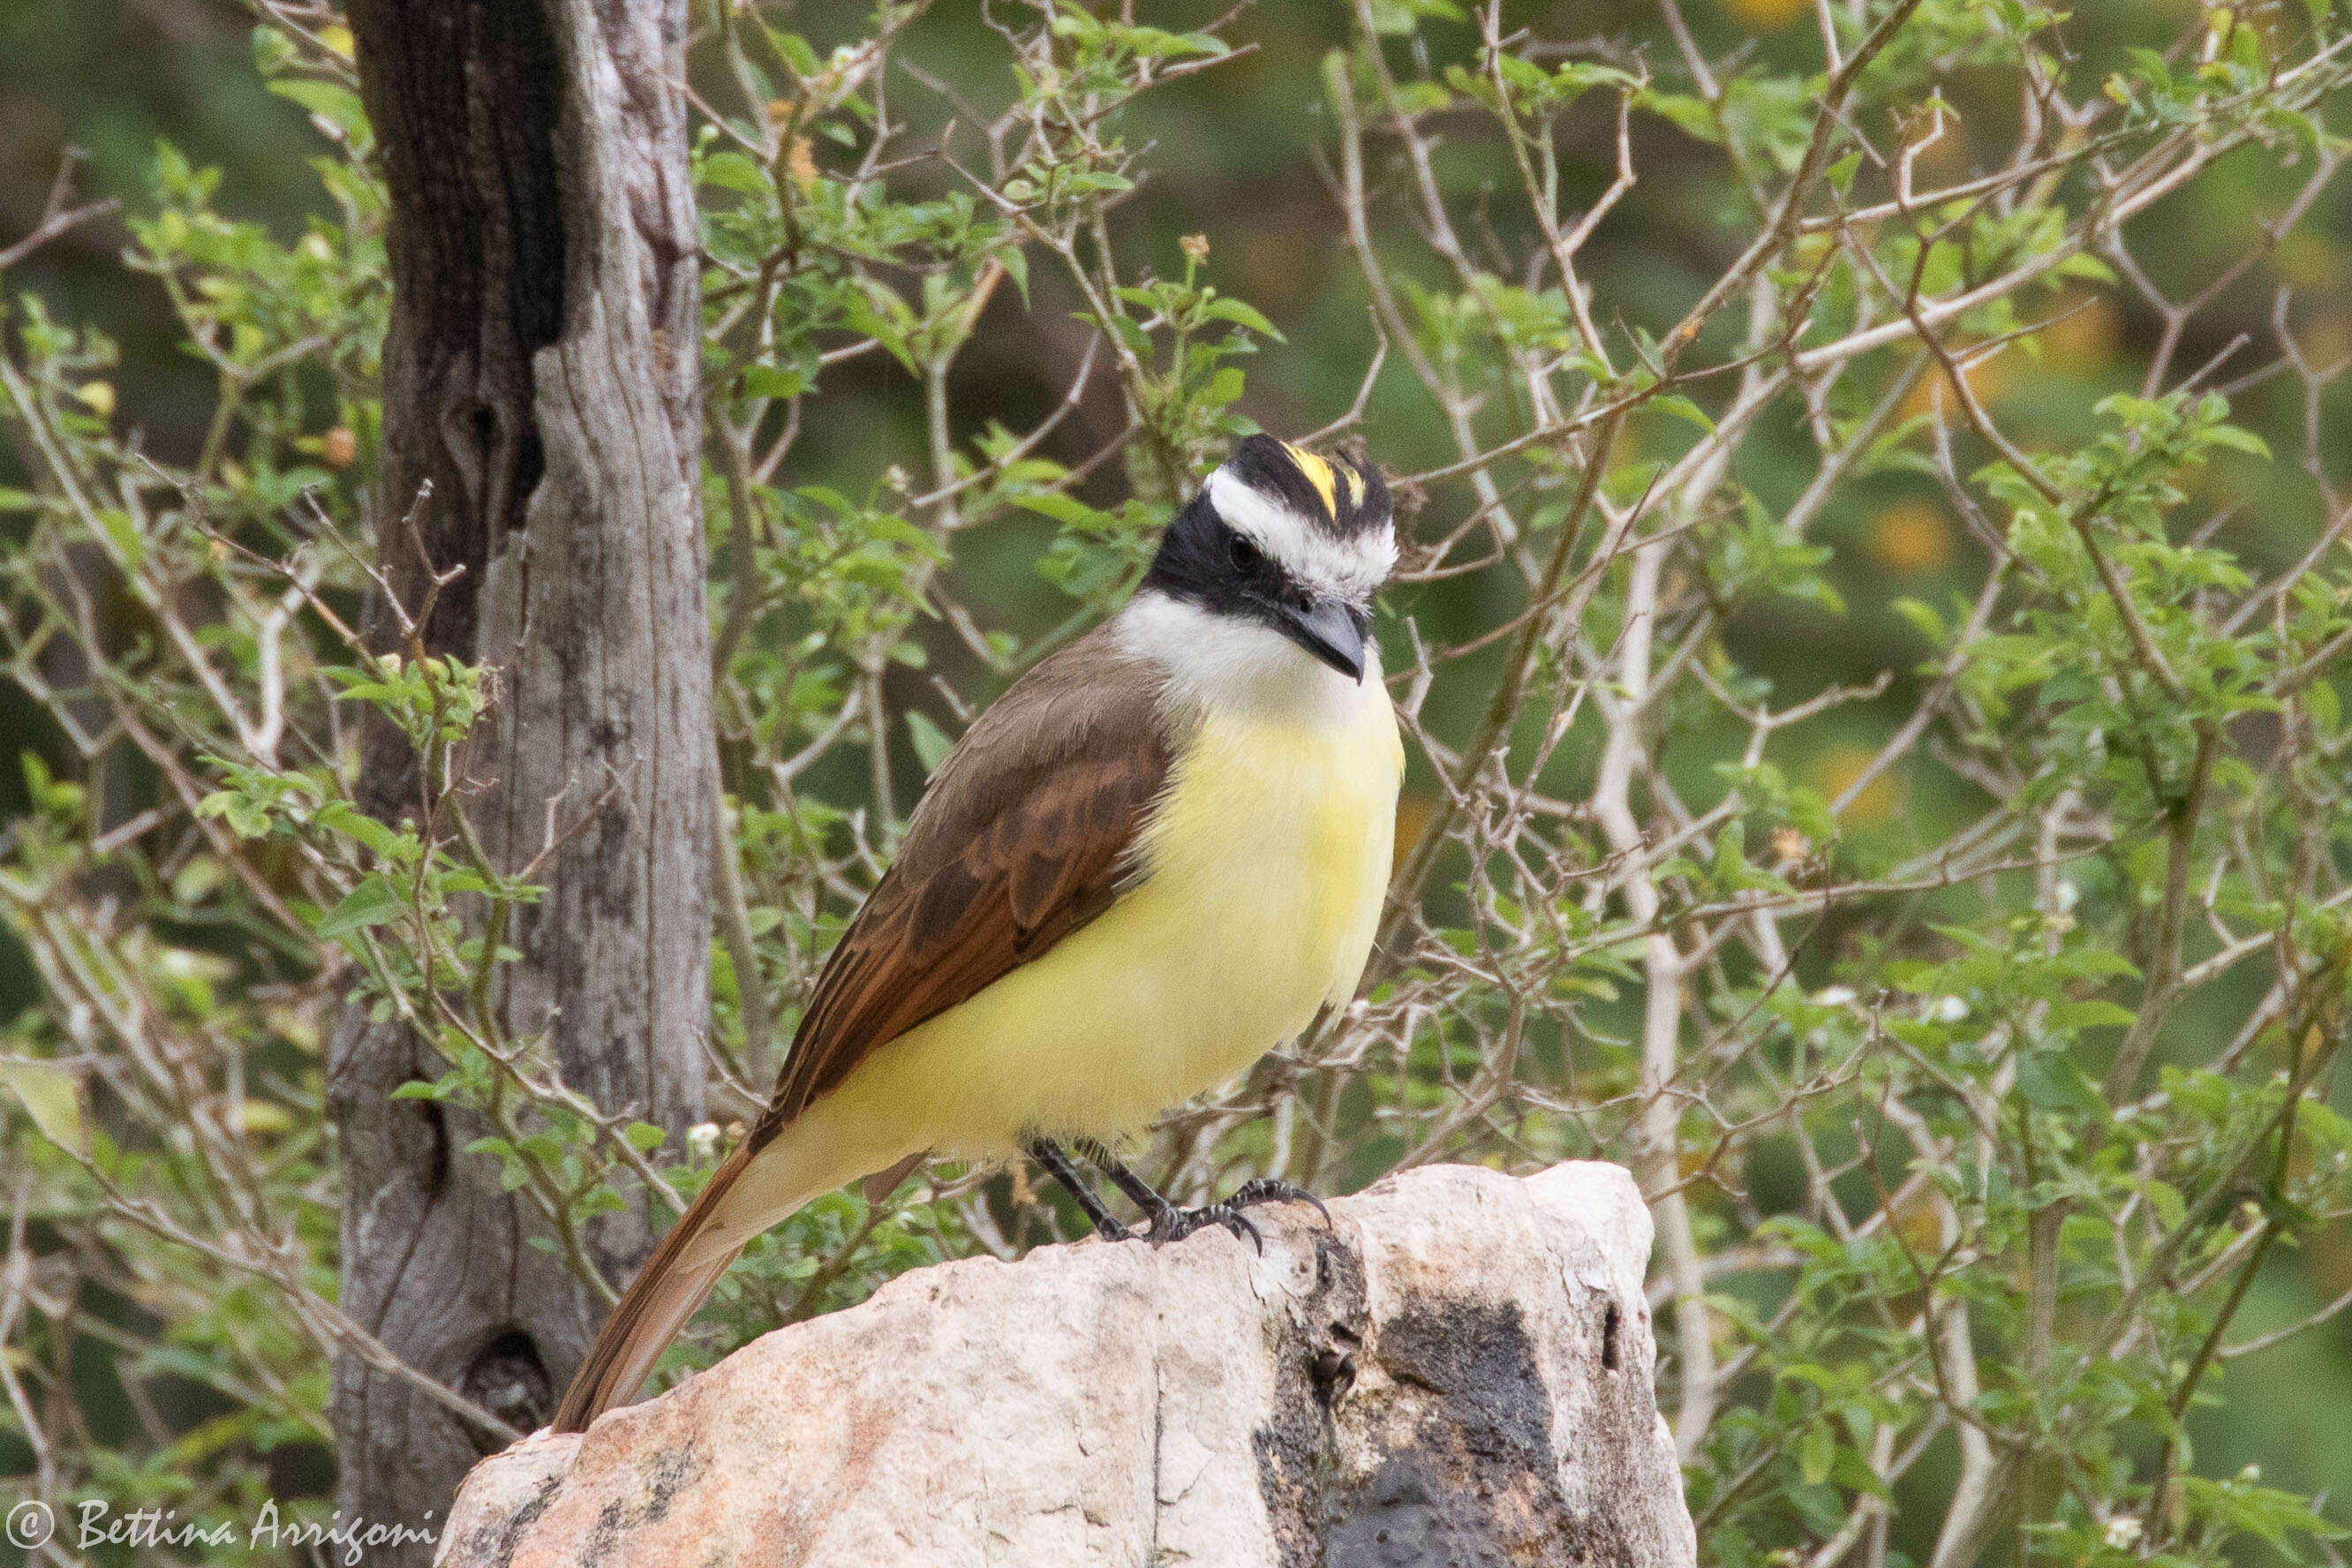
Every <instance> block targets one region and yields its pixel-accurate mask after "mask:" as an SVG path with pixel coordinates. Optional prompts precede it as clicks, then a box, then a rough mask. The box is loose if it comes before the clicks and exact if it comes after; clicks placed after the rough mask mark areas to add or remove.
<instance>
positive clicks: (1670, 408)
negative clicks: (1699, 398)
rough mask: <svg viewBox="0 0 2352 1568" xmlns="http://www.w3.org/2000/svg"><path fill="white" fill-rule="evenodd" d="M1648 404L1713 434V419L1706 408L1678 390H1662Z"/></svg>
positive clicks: (1660, 411)
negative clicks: (1662, 391)
mask: <svg viewBox="0 0 2352 1568" xmlns="http://www.w3.org/2000/svg"><path fill="white" fill-rule="evenodd" d="M1650 406H1651V407H1653V408H1654V409H1656V410H1657V411H1658V412H1659V413H1661V414H1671V415H1673V416H1675V418H1677V419H1684V420H1688V421H1689V422H1690V423H1691V424H1693V425H1696V426H1698V427H1699V428H1700V429H1702V430H1704V431H1706V433H1707V434H1708V435H1710V436H1712V435H1714V434H1715V421H1714V420H1713V419H1710V418H1708V417H1707V413H1706V409H1704V408H1701V407H1700V406H1699V405H1697V404H1696V403H1693V402H1692V401H1691V400H1690V399H1689V398H1687V397H1685V396H1684V395H1682V394H1680V393H1678V392H1664V393H1660V394H1659V395H1657V396H1655V397H1653V398H1652V399H1650Z"/></svg>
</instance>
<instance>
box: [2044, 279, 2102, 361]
mask: <svg viewBox="0 0 2352 1568" xmlns="http://www.w3.org/2000/svg"><path fill="white" fill-rule="evenodd" d="M2045 313H2046V314H2048V315H2052V316H2055V317H2057V318H2058V319H2057V320H2055V321H2052V322H2051V323H2050V324H2049V325H2048V326H2046V327H2044V328H2042V331H2040V332H2039V333H2038V334H2036V336H2037V337H2038V339H2039V341H2040V342H2041V344H2042V353H2045V354H2047V355H2049V356H2050V358H2051V359H2052V360H2053V362H2054V363H2057V364H2058V365H2060V366H2061V367H2062V368H2063V369H2066V370H2096V369H2097V368H2099V367H2100V366H2101V365H2104V364H2105V363H2107V362H2108V361H2109V360H2111V359H2113V358H2114V357H2115V354H2116V347H2117V345H2118V344H2120V343H2121V342H2123V336H2124V318H2123V312H2122V311H2120V310H2116V307H2115V304H2114V302H2113V301H2112V300H2108V299H2107V297H2106V296H2105V295H2104V294H2084V295H2078V296H2075V297H2074V298H2071V299H2065V300H2059V301H2058V303H2057V305H2056V306H2055V307H2054V308H2053V309H2052V310H2049V311H2047V312H2045Z"/></svg>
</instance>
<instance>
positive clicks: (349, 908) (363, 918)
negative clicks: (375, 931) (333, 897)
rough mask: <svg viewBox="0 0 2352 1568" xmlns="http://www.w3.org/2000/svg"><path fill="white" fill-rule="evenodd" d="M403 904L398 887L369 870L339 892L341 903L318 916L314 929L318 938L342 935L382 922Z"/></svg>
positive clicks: (392, 916)
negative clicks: (365, 874)
mask: <svg viewBox="0 0 2352 1568" xmlns="http://www.w3.org/2000/svg"><path fill="white" fill-rule="evenodd" d="M403 908H404V901H403V900H402V899H401V896H400V892H399V890H398V889H395V888H394V886H393V885H392V883H391V882H390V881H389V880H387V879H385V878H383V876H381V875H379V874H374V873H371V874H370V875H368V876H366V877H364V878H362V879H361V880H360V885H359V886H358V887H356V888H353V889H352V890H351V891H350V892H348V893H346V894H344V895H343V901H342V902H341V903H340V904H337V905H336V906H335V907H334V908H333V909H331V910H328V911H327V912H326V913H325V914H323V915H321V916H320V917H319V925H318V932H319V934H320V936H322V937H334V936H342V935H344V934H346V933H347V932H350V931H358V930H359V929H360V928H361V927H362V926H378V925H382V924H383V922H384V921H388V920H391V919H393V918H394V916H396V915H398V914H399V913H400V911H401V910H402V909H403Z"/></svg>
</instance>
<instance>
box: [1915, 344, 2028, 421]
mask: <svg viewBox="0 0 2352 1568" xmlns="http://www.w3.org/2000/svg"><path fill="white" fill-rule="evenodd" d="M1948 347H1949V348H1950V349H1951V351H1952V357H1953V358H1954V359H1956V360H1958V361H1960V362H1961V363H1963V364H1967V363H1968V361H1967V354H1968V350H1967V349H1966V348H1965V347H1963V346H1962V345H1960V344H1958V343H1953V344H1949V345H1948ZM2008 357H2009V356H2008V355H2007V354H2006V353H1995V354H1994V355H1993V356H1992V357H1991V358H1990V359H1986V360H1979V361H1978V362H1977V363H1974V364H1969V365H1968V371H1967V374H1968V378H1969V391H1970V392H1973V393H1975V394H1976V398H1977V401H1978V402H1979V403H1980V404H1982V405H1985V406H1986V407H1988V408H1990V407H1991V406H1992V405H1994V404H1995V403H1997V402H1999V401H2000V395H2001V393H2002V391H2003V390H2004V389H2005V388H2006V387H2007V385H2008V384H2009V373H2008V372H2007V371H2006V370H2004V369H2003V368H2002V363H2003V362H2004V361H2005V360H2007V359H2008ZM1938 396H1940V397H1941V398H1942V399H1943V404H1944V418H1945V420H1946V421H1947V422H1948V423H1950V424H1954V425H1965V424H1966V423H1968V417H1969V415H1968V410H1967V409H1966V408H1964V407H1962V406H1961V405H1960V400H1959V398H1958V396H1957V395H1955V394H1954V392H1953V388H1952V384H1951V378H1950V377H1949V376H1948V375H1947V374H1945V373H1944V372H1943V370H1942V369H1941V368H1940V367H1938V368H1937V369H1936V370H1934V371H1932V372H1930V373H1929V374H1927V375H1924V376H1921V377H1920V378H1919V384H1918V385H1916V386H1915V387H1913V388H1912V389H1911V395H1910V396H1908V397H1906V398H1905V399H1904V400H1903V408H1902V411H1901V416H1902V417H1903V418H1905V419H1916V418H1918V417H1919V416H1921V415H1923V414H1928V413H1932V412H1934V410H1935V406H1936V400H1937V397H1938Z"/></svg>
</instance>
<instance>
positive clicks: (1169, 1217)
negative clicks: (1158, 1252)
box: [1143, 1203, 1265, 1258]
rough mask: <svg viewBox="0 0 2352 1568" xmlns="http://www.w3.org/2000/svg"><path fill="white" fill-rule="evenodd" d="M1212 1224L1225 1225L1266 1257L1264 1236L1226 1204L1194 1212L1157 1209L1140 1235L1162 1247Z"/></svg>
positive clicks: (1232, 1206)
mask: <svg viewBox="0 0 2352 1568" xmlns="http://www.w3.org/2000/svg"><path fill="white" fill-rule="evenodd" d="M1213 1225H1220V1226H1224V1227H1225V1228H1226V1229H1227V1230H1229V1231H1232V1232H1233V1233H1234V1237H1236V1238H1237V1239H1240V1240H1243V1241H1246V1242H1248V1243H1249V1244H1250V1245H1251V1246H1252V1247H1256V1248H1257V1250H1258V1256H1260V1257H1261V1258H1263V1257H1264V1256H1265V1237H1263V1236H1261V1235H1260V1234H1259V1233H1258V1228H1257V1226H1254V1225H1252V1224H1251V1223H1250V1222H1249V1219H1248V1217H1247V1216H1246V1215H1243V1214H1241V1213H1240V1212H1239V1211H1237V1210H1236V1209H1234V1205H1231V1204H1229V1203H1224V1204H1203V1205H1201V1206H1200V1207H1199V1208H1196V1209H1180V1208H1177V1207H1176V1206H1175V1205H1172V1204H1171V1205H1166V1206H1163V1207H1161V1208H1159V1209H1156V1210H1154V1211H1153V1213H1152V1215H1151V1228H1150V1230H1147V1231H1145V1232H1144V1233H1143V1239H1144V1240H1146V1241H1148V1242H1150V1243H1151V1245H1152V1246H1154V1247H1165V1246H1167V1245H1168V1243H1170V1242H1171V1241H1181V1240H1183V1239H1184V1238H1185V1237H1188V1236H1190V1235H1192V1233H1193V1232H1194V1231H1196V1230H1206V1229H1207V1228H1208V1227H1209V1226H1213Z"/></svg>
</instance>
